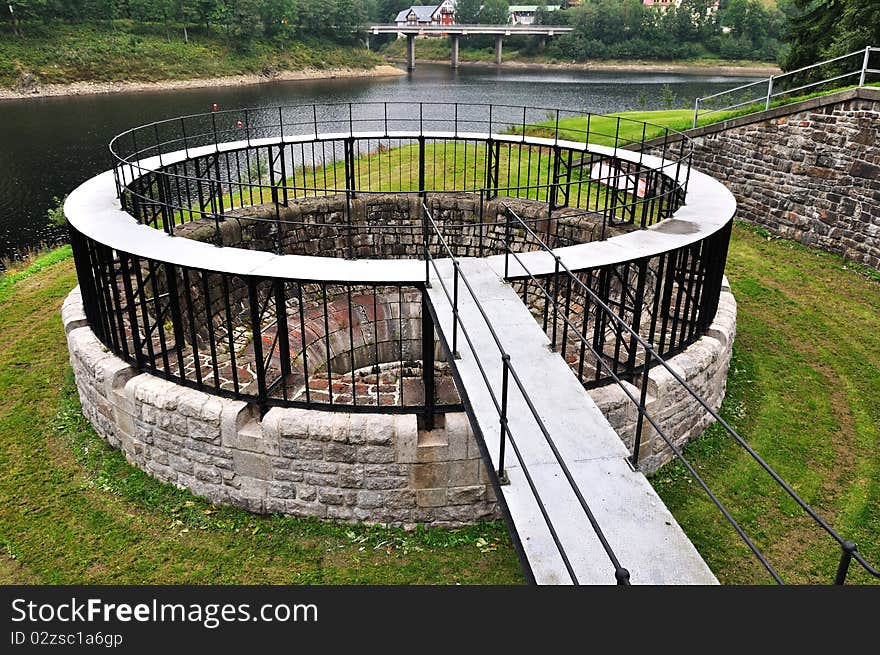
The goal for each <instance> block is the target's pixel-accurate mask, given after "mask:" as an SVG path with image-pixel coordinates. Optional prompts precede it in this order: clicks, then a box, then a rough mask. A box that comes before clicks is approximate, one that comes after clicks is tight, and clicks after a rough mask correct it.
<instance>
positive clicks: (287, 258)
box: [64, 132, 736, 285]
mask: <svg viewBox="0 0 880 655" xmlns="http://www.w3.org/2000/svg"><path fill="white" fill-rule="evenodd" d="M352 136H353V137H354V138H356V139H366V138H378V137H383V138H384V137H386V136H391V137H392V138H397V137H406V138H417V137H418V136H424V137H426V138H458V139H466V140H483V141H485V140H488V139H489V138H492V139H493V140H497V141H503V142H512V143H527V144H532V145H537V146H554V145H558V146H560V147H562V148H566V149H571V150H574V151H581V152H590V153H596V154H599V155H606V156H616V157H619V158H620V159H624V160H627V161H632V162H641V163H642V164H644V165H646V166H649V167H651V168H653V169H655V170H658V169H661V168H662V169H664V171H666V172H672V173H673V174H672V175H669V177H671V178H673V179H675V180H676V181H684V180H685V179H687V180H688V190H687V195H686V197H685V204H684V205H682V206H681V207H680V208H679V209H678V210H677V211H676V212H675V214H674V215H673V216H672V217H671V218H667V219H664V220H663V221H660V222H659V223H656V224H655V225H652V226H651V227H649V228H647V229H645V230H636V231H634V232H630V233H627V234H623V235H619V236H616V237H611V238H609V239H606V240H604V241H594V242H591V243H584V244H579V245H575V246H567V247H564V248H558V249H556V250H555V251H554V252H555V254H556V255H558V256H560V257H561V258H562V262H563V263H564V264H565V265H566V266H567V267H568V268H569V269H570V270H572V271H576V270H583V269H587V268H595V267H599V266H607V265H610V264H616V263H625V262H628V261H632V260H634V259H640V258H643V257H651V256H655V255H659V254H662V253H665V252H668V251H670V250H674V249H676V248H681V247H684V246H688V245H691V244H693V243H695V242H697V241H700V240H701V239H704V238H706V237H708V236H711V235H712V234H714V233H715V232H717V231H719V230H721V229H722V228H723V227H724V226H725V225H727V223H729V222H730V220H731V219H732V218H733V215H734V213H735V212H736V200H735V199H734V197H733V194H732V193H731V192H730V191H729V190H728V189H727V187H725V186H724V185H723V184H722V183H721V182H718V181H717V180H715V179H714V178H712V177H710V176H708V175H706V174H704V173H700V172H699V171H696V170H694V169H693V168H690V169H689V167H688V166H686V165H685V164H683V163H681V164H679V163H678V162H675V161H671V160H668V159H665V160H664V159H661V158H660V157H657V156H653V155H645V154H642V153H639V152H633V151H630V150H623V149H620V148H613V147H609V146H600V145H594V144H588V145H587V144H584V143H580V142H576V141H566V140H557V139H552V138H539V137H525V138H524V137H522V136H517V135H509V134H489V133H476V132H457V133H456V132H423V133H421V134H420V133H418V132H394V133H391V134H385V133H383V132H355V133H349V132H345V133H339V134H321V135H318V138H320V139H322V140H334V139H344V138H349V137H352ZM313 140H315V135H305V136H296V137H289V136H285V137H275V138H266V139H250V140H244V141H233V142H227V143H222V144H217V145H211V146H203V147H200V148H189V149H185V150H178V151H175V152H171V153H168V154H163V155H161V156H155V157H150V158H148V159H144V160H142V161H139V162H135V163H134V164H132V165H133V166H135V167H137V168H138V169H139V170H141V171H142V174H143V173H146V172H148V171H152V170H155V169H156V168H157V167H159V166H163V165H168V164H171V163H175V162H180V161H183V160H185V159H188V158H191V157H194V156H201V155H206V154H211V153H214V152H218V151H219V152H224V151H230V150H238V149H241V148H245V147H248V146H257V145H259V146H266V145H276V144H287V143H298V142H303V141H313ZM160 160H161V162H160ZM128 181H129V180H125V182H128ZM429 193H436V192H429ZM64 215H65V217H66V218H67V220H68V221H69V222H70V224H71V225H72V226H73V227H74V228H75V229H76V230H77V231H79V232H80V233H81V234H83V235H85V236H86V237H88V238H90V239H92V240H94V241H96V242H98V243H101V244H103V245H105V246H108V247H110V248H113V249H115V250H118V251H121V252H124V253H128V254H131V255H135V256H138V257H142V258H145V259H152V260H155V261H159V262H166V263H169V264H174V265H177V266H184V267H189V268H198V269H203V270H206V271H209V272H216V273H227V274H233V275H251V276H258V277H268V278H281V279H291V280H304V281H327V282H337V283H343V284H365V283H366V284H372V283H388V284H406V285H417V284H423V283H424V282H425V263H424V261H423V260H417V259H397V260H394V259H358V260H345V259H337V258H330V257H315V256H307V255H276V254H273V253H269V252H261V251H254V250H245V249H243V248H234V247H230V246H214V245H212V244H208V243H202V242H198V241H193V240H191V239H186V238H180V237H173V236H171V235H169V234H167V233H165V232H163V231H161V230H157V229H156V228H153V227H150V226H148V225H142V224H139V223H138V222H137V221H136V220H135V218H134V217H133V216H132V215H131V214H129V213H128V212H125V211H123V210H122V208H121V206H120V203H119V199H118V198H117V197H116V184H115V179H114V171H113V170H109V171H105V172H103V173H100V174H98V175H96V176H95V177H93V178H91V179H89V180H87V181H86V182H84V183H83V184H81V185H80V186H79V187H77V188H76V189H74V190H73V191H72V192H71V193H70V195H69V196H68V198H67V200H66V202H65V203H64ZM519 257H520V259H521V260H522V263H523V265H524V266H526V267H527V269H528V272H530V273H531V274H532V275H546V274H549V273H552V272H553V271H554V268H555V260H554V257H553V255H551V254H550V253H547V252H545V251H534V252H528V253H522V254H520V255H519ZM487 259H488V260H489V261H490V262H491V264H492V266H493V267H496V269H497V268H498V267H503V266H504V255H492V256H490V257H488V258H487ZM509 266H510V270H509V275H510V276H511V277H518V276H523V275H525V274H527V273H526V271H525V270H524V269H523V268H522V267H521V266H520V265H519V264H518V263H517V261H516V260H515V259H514V258H512V257H511V258H510V261H509Z"/></svg>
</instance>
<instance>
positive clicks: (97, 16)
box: [3, 0, 368, 48]
mask: <svg viewBox="0 0 880 655" xmlns="http://www.w3.org/2000/svg"><path fill="white" fill-rule="evenodd" d="M7 3H8V6H7V7H6V11H5V12H4V17H5V18H6V20H7V22H9V23H10V24H11V27H12V30H13V32H14V33H15V34H19V35H20V34H23V33H24V32H26V30H27V28H28V25H29V24H37V25H38V24H39V23H40V22H42V23H46V22H50V21H64V22H67V23H86V22H103V21H113V20H116V19H126V20H129V21H133V22H135V23H141V24H161V25H165V26H166V27H167V29H168V30H179V32H180V38H182V39H183V40H184V41H188V40H189V32H190V30H191V28H193V27H199V28H201V29H203V30H204V31H205V32H208V33H210V32H211V31H212V30H215V31H219V32H220V33H221V34H223V35H225V36H228V37H233V38H234V40H235V43H236V44H238V46H239V47H240V48H247V47H248V46H249V45H250V44H251V43H252V42H253V41H254V40H255V39H258V38H260V39H263V40H266V39H269V40H283V39H285V38H296V37H305V38H322V39H329V40H331V41H333V42H335V43H354V42H356V41H357V40H358V38H359V37H358V29H359V28H360V26H361V25H363V24H364V23H365V22H366V21H367V19H368V16H367V11H366V9H365V5H364V3H363V2H362V0H5V2H4V3H3V4H7Z"/></svg>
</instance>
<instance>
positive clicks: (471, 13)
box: [455, 0, 483, 25]
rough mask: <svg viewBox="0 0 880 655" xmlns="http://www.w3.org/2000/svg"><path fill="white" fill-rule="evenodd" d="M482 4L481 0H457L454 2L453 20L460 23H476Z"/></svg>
mask: <svg viewBox="0 0 880 655" xmlns="http://www.w3.org/2000/svg"><path fill="white" fill-rule="evenodd" d="M482 4H483V3H482V0H458V2H456V3H455V22H456V23H458V24H460V25H473V24H475V23H478V22H479V18H480V6H481V5H482Z"/></svg>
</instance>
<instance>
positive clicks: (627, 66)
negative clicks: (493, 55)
mask: <svg viewBox="0 0 880 655" xmlns="http://www.w3.org/2000/svg"><path fill="white" fill-rule="evenodd" d="M386 61H388V62H389V63H392V64H406V59H403V58H400V57H386ZM416 64H417V65H418V64H446V65H448V64H449V59H419V58H416ZM459 65H460V66H467V67H469V68H498V67H499V66H498V64H496V63H495V62H494V61H482V60H480V61H465V60H460V61H459ZM501 67H502V68H508V69H510V68H521V69H524V70H564V71H590V72H594V73H676V74H679V75H733V76H739V77H769V76H771V75H778V74H779V73H781V72H782V70H781V69H780V68H779V67H778V66H775V65H773V64H760V63H755V62H750V63H747V64H734V63H731V64H720V63H717V62H712V61H707V62H703V61H693V62H682V63H678V62H663V61H642V60H633V61H617V60H597V61H584V62H550V61H536V60H526V61H523V60H516V59H511V60H509V61H504V62H503V63H502V64H501Z"/></svg>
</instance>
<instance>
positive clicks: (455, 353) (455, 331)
mask: <svg viewBox="0 0 880 655" xmlns="http://www.w3.org/2000/svg"><path fill="white" fill-rule="evenodd" d="M458 266H459V264H458V259H454V260H453V261H452V359H461V355H460V354H459V353H458V277H459V275H460V273H459V270H458Z"/></svg>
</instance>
